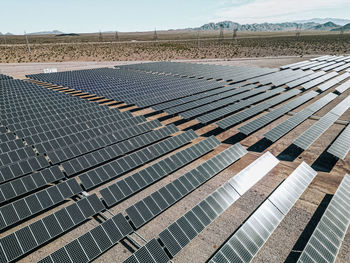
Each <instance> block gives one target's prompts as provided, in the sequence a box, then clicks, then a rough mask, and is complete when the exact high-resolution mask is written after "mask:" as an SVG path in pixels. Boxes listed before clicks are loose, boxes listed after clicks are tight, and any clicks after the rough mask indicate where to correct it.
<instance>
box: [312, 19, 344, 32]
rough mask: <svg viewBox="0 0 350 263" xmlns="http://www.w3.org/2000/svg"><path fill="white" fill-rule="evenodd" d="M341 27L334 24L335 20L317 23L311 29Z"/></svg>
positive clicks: (328, 29)
mask: <svg viewBox="0 0 350 263" xmlns="http://www.w3.org/2000/svg"><path fill="white" fill-rule="evenodd" d="M339 27H341V26H340V25H337V24H334V23H333V22H330V21H329V22H327V23H324V24H321V25H317V26H314V27H312V28H311V30H323V31H330V30H332V29H336V28H339Z"/></svg>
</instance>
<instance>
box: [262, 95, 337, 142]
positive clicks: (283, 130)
mask: <svg viewBox="0 0 350 263" xmlns="http://www.w3.org/2000/svg"><path fill="white" fill-rule="evenodd" d="M336 97H337V95H336V94H334V93H328V94H327V95H325V96H324V97H322V98H320V99H319V100H317V101H315V102H314V103H312V104H311V105H310V106H308V107H306V108H305V109H303V110H301V111H300V112H298V113H296V114H295V115H294V116H292V117H290V118H289V119H287V120H285V121H284V122H282V123H280V124H278V125H277V126H276V127H273V128H272V129H271V130H270V131H268V132H267V133H265V134H264V137H265V138H266V139H268V140H270V141H272V142H275V141H277V140H278V139H280V138H281V137H283V136H284V135H285V134H287V133H288V132H290V131H291V130H292V129H294V128H295V127H297V126H298V125H299V124H301V123H302V122H303V121H305V120H306V119H307V118H309V117H310V116H311V115H313V114H314V113H316V112H317V111H319V110H320V109H322V108H323V107H324V106H326V105H327V104H328V103H330V102H331V101H333V100H334V99H335V98H336Z"/></svg>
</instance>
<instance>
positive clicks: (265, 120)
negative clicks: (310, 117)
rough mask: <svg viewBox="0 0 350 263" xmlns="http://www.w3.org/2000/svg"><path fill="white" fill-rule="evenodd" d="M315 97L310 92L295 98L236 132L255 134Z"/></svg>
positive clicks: (314, 94)
mask: <svg viewBox="0 0 350 263" xmlns="http://www.w3.org/2000/svg"><path fill="white" fill-rule="evenodd" d="M317 95H318V93H317V92H316V91H311V92H309V93H307V94H304V95H302V96H300V97H298V98H296V99H295V100H293V101H291V102H289V103H287V104H285V105H283V106H281V107H279V108H277V109H274V110H272V111H271V112H269V113H267V114H265V115H264V116H262V117H260V118H258V119H255V120H253V121H251V122H249V123H247V124H245V125H244V126H242V127H239V128H238V130H239V131H240V132H242V133H244V134H246V135H248V134H251V133H253V132H255V131H256V130H258V129H260V128H262V127H264V126H266V125H267V124H269V123H270V122H272V121H274V120H275V119H277V118H279V117H281V116H283V115H284V114H286V113H288V112H289V111H291V110H292V109H294V108H296V107H298V106H300V105H302V104H304V103H305V102H306V101H308V100H310V99H312V98H314V97H315V96H317Z"/></svg>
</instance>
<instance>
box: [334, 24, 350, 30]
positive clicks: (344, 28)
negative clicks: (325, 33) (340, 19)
mask: <svg viewBox="0 0 350 263" xmlns="http://www.w3.org/2000/svg"><path fill="white" fill-rule="evenodd" d="M342 29H343V30H344V31H350V23H349V24H346V25H344V26H342V27H338V28H334V29H332V30H331V31H340V30H342Z"/></svg>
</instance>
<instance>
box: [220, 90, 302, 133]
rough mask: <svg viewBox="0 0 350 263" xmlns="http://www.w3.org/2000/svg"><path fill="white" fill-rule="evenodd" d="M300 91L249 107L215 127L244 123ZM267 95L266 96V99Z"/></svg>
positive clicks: (223, 127) (290, 92) (292, 91)
mask: <svg viewBox="0 0 350 263" xmlns="http://www.w3.org/2000/svg"><path fill="white" fill-rule="evenodd" d="M300 92H301V91H300V90H298V89H293V90H290V91H287V92H285V93H282V94H280V95H278V96H277V97H275V98H273V99H270V100H268V101H266V102H263V103H260V104H258V105H256V106H253V107H250V108H248V109H246V110H244V111H241V112H239V113H237V114H235V115H232V116H229V117H227V118H225V119H223V120H220V121H218V122H217V125H218V126H219V127H220V128H222V129H227V128H228V127H230V126H233V125H235V124H238V123H239V122H241V121H244V120H246V119H248V118H250V117H252V116H254V115H256V114H258V113H260V112H262V111H264V110H267V109H269V108H271V107H273V106H275V105H277V104H280V103H281V102H283V101H285V100H288V99H290V98H292V97H294V96H296V95H298V94H299V93H300ZM268 97H269V96H268V94H266V97H265V98H264V99H266V98H268Z"/></svg>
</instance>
